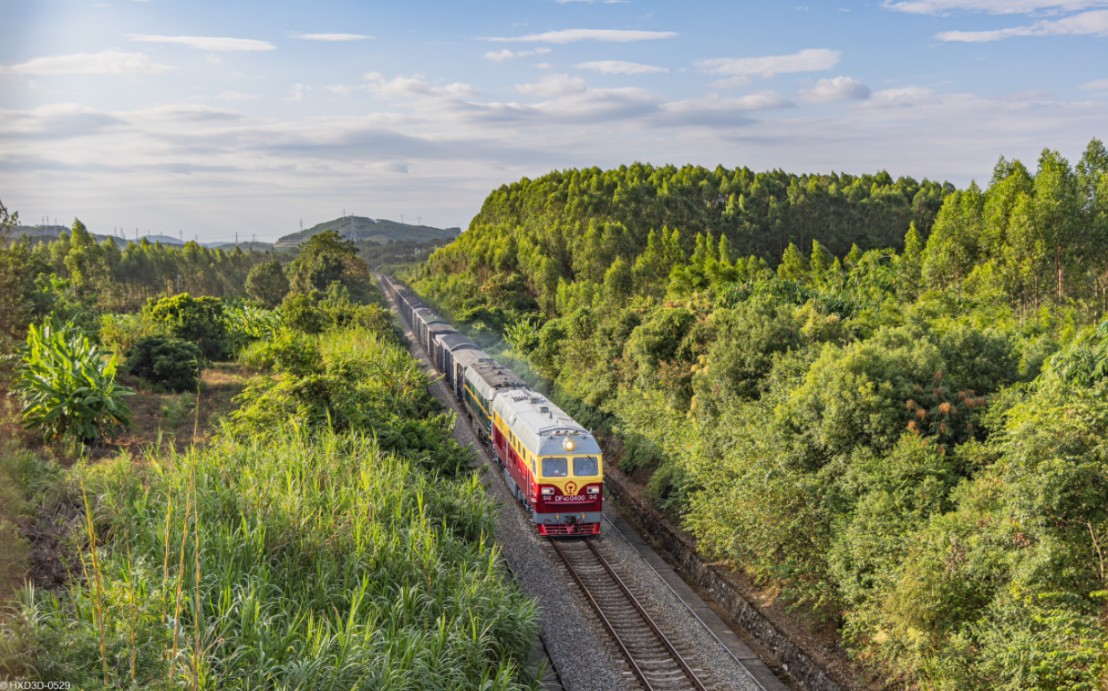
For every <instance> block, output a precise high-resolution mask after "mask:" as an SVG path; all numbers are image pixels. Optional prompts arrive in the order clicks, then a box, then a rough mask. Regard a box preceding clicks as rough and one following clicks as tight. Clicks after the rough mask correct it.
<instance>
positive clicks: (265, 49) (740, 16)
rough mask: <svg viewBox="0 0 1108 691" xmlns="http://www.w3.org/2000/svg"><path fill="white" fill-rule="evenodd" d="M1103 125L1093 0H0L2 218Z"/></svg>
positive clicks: (883, 151)
mask: <svg viewBox="0 0 1108 691" xmlns="http://www.w3.org/2000/svg"><path fill="white" fill-rule="evenodd" d="M1093 137H1099V138H1101V139H1104V138H1106V137H1108V0H1102V1H1094V0H1053V1H1048V0H885V1H884V2H882V1H881V0H874V1H873V2H830V3H822V2H820V3H816V2H808V3H806V4H800V3H782V2H769V1H759V0H748V1H739V0H735V1H731V2H708V1H704V0H700V1H698V0H689V1H686V2H680V3H678V2H673V1H665V0H625V1H618V2H617V1H612V0H608V1H603V0H593V1H589V0H576V1H573V0H514V1H507V0H487V1H482V2H472V1H469V2H467V1H464V0H463V1H458V2H420V1H419V0H412V1H409V2H389V3H384V2H336V1H334V0H317V1H315V2H292V1H289V0H275V1H271V2H265V3H261V2H245V1H243V0H219V1H208V0H187V1H186V0H144V1H136V0H104V1H88V2H84V1H74V0H0V200H2V201H3V202H4V204H5V205H6V206H7V207H8V208H9V209H13V210H17V211H19V212H20V214H21V217H22V220H23V222H24V223H30V224H35V223H38V222H39V221H40V220H41V219H43V218H49V219H50V220H51V222H52V221H53V219H55V218H56V219H58V222H60V223H63V224H66V225H68V224H69V223H70V222H72V220H73V218H74V217H79V218H81V220H82V221H84V222H85V223H86V225H88V226H89V227H90V229H92V230H93V231H95V232H100V233H111V232H113V230H114V231H117V232H118V231H120V230H122V231H125V232H126V233H127V235H129V236H133V235H134V232H135V229H136V228H137V229H139V232H140V234H143V233H146V232H148V231H149V232H150V233H165V234H171V235H178V234H180V235H182V236H184V237H185V238H191V237H199V238H200V239H201V240H202V241H205V240H206V241H214V240H224V239H230V238H232V237H233V236H234V234H235V233H236V232H238V233H239V236H240V238H243V239H245V238H249V237H252V236H256V237H257V238H258V239H275V238H277V237H278V236H280V235H284V234H286V233H289V232H292V231H295V230H297V229H298V227H299V224H300V222H301V220H302V221H303V223H304V225H305V227H307V226H309V225H313V224H315V223H317V222H320V221H324V220H328V219H331V218H335V217H337V216H339V215H341V214H342V213H343V212H344V211H345V212H347V213H356V214H358V215H363V216H371V217H375V218H390V219H395V220H401V218H403V220H405V221H407V222H415V221H417V220H420V221H422V222H423V223H425V224H429V225H439V226H447V225H460V226H463V227H464V226H465V225H467V224H468V222H469V219H470V218H472V216H473V215H474V214H475V213H476V212H477V211H478V209H479V208H480V205H481V203H482V201H483V200H484V198H485V196H486V195H487V194H488V192H489V191H490V190H492V189H494V188H495V187H498V186H499V185H501V184H505V183H509V182H512V181H514V180H518V179H519V178H521V177H523V176H528V177H537V176H540V175H542V174H544V173H546V172H548V171H550V170H552V169H561V168H571V167H586V166H594V165H595V166H600V167H603V168H609V167H615V166H618V165H620V164H623V163H631V162H634V161H644V162H649V163H654V164H659V165H662V164H670V163H672V164H676V165H681V164H684V163H694V164H699V165H704V166H708V167H714V166H716V165H717V164H720V165H723V166H725V167H729V168H730V167H738V166H743V165H746V166H749V167H751V168H753V169H754V170H766V169H774V168H780V169H784V170H786V171H789V172H796V173H802V172H829V171H832V170H837V171H845V172H851V173H866V172H876V171H878V170H887V171H888V172H889V173H891V174H892V175H894V176H900V175H910V176H912V177H915V178H917V179H921V178H931V179H942V180H949V181H951V182H954V183H955V184H958V185H965V184H968V183H969V181H970V180H974V179H976V180H978V181H979V182H982V183H985V182H987V180H988V178H989V175H990V173H991V170H992V166H993V164H994V163H995V162H996V160H997V158H998V157H999V156H1001V155H1004V156H1006V157H1008V158H1018V159H1020V160H1023V161H1024V162H1025V163H1027V164H1028V165H1029V167H1031V168H1032V169H1033V168H1034V164H1035V160H1036V159H1037V157H1038V154H1039V152H1040V151H1041V150H1042V149H1043V148H1044V147H1048V148H1051V149H1056V150H1058V151H1060V152H1061V153H1062V154H1063V155H1064V156H1066V157H1067V158H1069V159H1070V160H1071V162H1075V161H1076V160H1077V159H1078V158H1079V157H1080V155H1081V153H1082V151H1083V150H1084V147H1085V145H1086V144H1087V143H1088V141H1089V140H1090V139H1091V138H1093Z"/></svg>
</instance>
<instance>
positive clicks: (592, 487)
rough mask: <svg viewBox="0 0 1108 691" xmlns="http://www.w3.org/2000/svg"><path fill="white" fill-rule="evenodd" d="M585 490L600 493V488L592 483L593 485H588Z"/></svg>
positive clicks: (590, 492)
mask: <svg viewBox="0 0 1108 691" xmlns="http://www.w3.org/2000/svg"><path fill="white" fill-rule="evenodd" d="M585 491H586V492H588V493H589V494H600V488H599V487H597V486H596V485H593V486H591V487H589V488H588V489H586V490H585Z"/></svg>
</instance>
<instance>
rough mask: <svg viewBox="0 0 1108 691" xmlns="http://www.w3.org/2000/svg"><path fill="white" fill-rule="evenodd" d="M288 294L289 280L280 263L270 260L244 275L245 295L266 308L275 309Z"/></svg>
mask: <svg viewBox="0 0 1108 691" xmlns="http://www.w3.org/2000/svg"><path fill="white" fill-rule="evenodd" d="M288 292H289V279H288V276H286V275H285V270H284V268H283V267H282V266H281V262H279V261H277V260H276V259H271V260H269V261H266V262H262V263H261V264H257V265H255V266H254V268H252V269H250V273H248V274H246V294H247V295H249V296H250V297H252V298H254V299H255V300H257V301H258V302H260V303H262V304H263V305H265V306H266V307H276V306H277V305H280V304H281V300H283V299H285V295H286V294H287V293H288Z"/></svg>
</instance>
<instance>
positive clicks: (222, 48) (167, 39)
mask: <svg viewBox="0 0 1108 691" xmlns="http://www.w3.org/2000/svg"><path fill="white" fill-rule="evenodd" d="M127 38H129V39H130V40H132V41H138V42H140V43H169V44H173V45H180V46H188V47H189V48H196V49H197V50H209V51H215V52H219V53H230V52H254V51H264V50H275V49H276V48H277V46H275V45H273V44H272V43H270V42H268V41H258V40H255V39H252V38H227V37H223V36H158V35H154V34H131V35H129V36H128V37H127Z"/></svg>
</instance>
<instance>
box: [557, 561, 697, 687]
mask: <svg viewBox="0 0 1108 691" xmlns="http://www.w3.org/2000/svg"><path fill="white" fill-rule="evenodd" d="M549 542H550V544H551V546H553V547H554V552H555V553H557V555H558V556H559V557H560V558H561V560H562V563H564V564H565V565H566V569H567V570H568V571H569V575H570V576H571V577H572V578H573V580H574V581H575V582H576V583H577V586H578V587H579V588H580V589H581V592H582V593H584V595H585V597H586V599H588V601H589V604H590V605H592V608H593V610H594V611H595V612H596V614H597V616H598V617H599V618H600V622H601V624H603V625H604V628H605V629H606V630H607V631H608V634H609V635H610V636H611V637H612V640H613V641H615V643H616V646H618V647H619V650H620V652H621V653H623V656H624V658H626V659H627V663H628V664H629V665H630V666H631V671H632V673H634V675H635V676H636V677H637V678H638V679H639V681H640V682H642V684H643V686H645V687H646V688H647V689H648V690H649V691H653V689H654V685H653V684H651V682H650V680H649V679H647V676H646V673H645V672H644V671H643V670H642V668H641V667H639V665H638V663H637V662H636V661H635V656H634V655H633V654H632V653H631V651H630V650H628V648H627V645H626V644H625V643H624V642H623V639H622V638H620V635H619V633H618V632H617V631H616V628H615V626H614V625H613V624H612V623H611V621H610V620H609V619H608V617H607V615H605V613H604V610H603V608H602V607H601V606H600V603H599V602H597V600H596V598H595V597H594V596H593V593H592V591H591V590H590V589H589V587H588V585H586V584H585V582H584V579H582V578H581V575H580V574H579V573H578V571H577V567H575V566H574V565H573V563H572V562H571V561H570V558H569V557H568V556H566V553H565V551H564V550H563V549H562V547H561V545H559V544H558V542H557V541H556V540H550V541H549ZM585 544H586V545H587V546H588V548H589V551H590V552H592V554H593V556H594V557H596V560H597V562H598V563H599V564H600V565H601V566H602V567H603V568H604V570H605V572H607V574H608V576H609V577H610V578H611V580H612V582H613V583H615V584H616V586H617V587H618V589H619V590H620V592H622V593H623V595H624V597H625V598H626V599H627V601H628V602H629V603H630V604H631V606H632V607H633V608H634V609H635V611H636V612H638V614H639V616H640V617H641V618H642V620H643V621H644V622H645V623H646V625H647V626H648V627H649V628H650V630H651V632H652V633H653V634H654V637H655V638H656V639H657V640H658V641H659V642H660V643H661V644H662V646H663V647H664V648H665V649H666V652H668V653H669V655H670V657H671V658H672V659H673V660H674V661H675V662H676V663H677V665H678V666H679V667H680V668H681V672H682V673H683V674H684V675H685V677H686V678H688V680H689V681H690V682H691V683H692V686H693V688H695V689H697V690H698V691H707V687H706V686H704V683H703V682H702V681H700V679H699V678H698V677H697V676H696V673H695V672H693V671H692V669H691V668H690V667H689V665H688V663H687V662H685V658H684V657H682V656H681V654H680V653H679V652H677V649H676V648H674V647H673V644H672V643H670V641H669V638H667V637H666V635H665V634H664V633H662V631H661V629H659V628H658V625H657V624H655V623H654V620H653V619H652V618H651V617H650V615H649V614H647V613H646V610H645V609H643V606H642V605H641V604H640V603H639V601H638V599H637V598H636V597H635V596H634V595H633V594H632V593H631V590H630V588H628V587H627V584H626V583H624V582H623V579H622V578H620V577H619V576H618V575H617V574H616V572H615V570H614V569H612V566H611V564H609V563H608V560H607V559H605V558H604V557H603V556H602V555H601V554H600V551H599V550H598V549H597V548H596V546H595V545H594V544H593V543H592V540H587V541H586V542H585Z"/></svg>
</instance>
